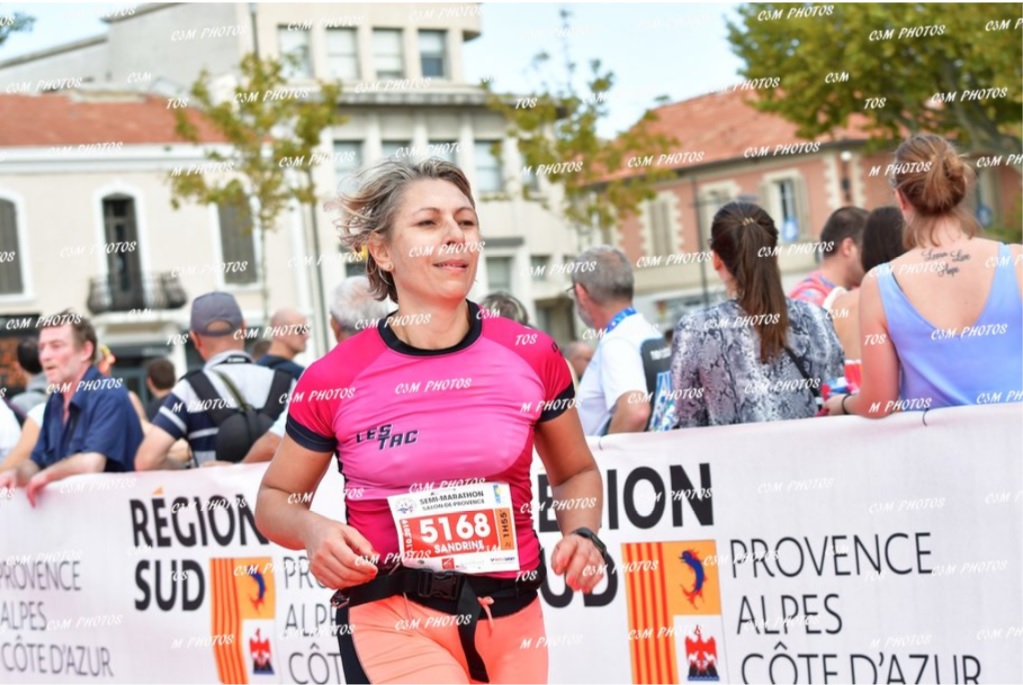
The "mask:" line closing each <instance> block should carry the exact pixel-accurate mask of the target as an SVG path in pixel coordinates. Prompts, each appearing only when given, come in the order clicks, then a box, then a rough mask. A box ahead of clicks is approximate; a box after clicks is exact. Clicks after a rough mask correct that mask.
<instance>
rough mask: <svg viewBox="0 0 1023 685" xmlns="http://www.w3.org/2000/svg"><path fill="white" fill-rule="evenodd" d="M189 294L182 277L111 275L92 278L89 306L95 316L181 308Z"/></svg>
mask: <svg viewBox="0 0 1023 685" xmlns="http://www.w3.org/2000/svg"><path fill="white" fill-rule="evenodd" d="M187 302H188V294H187V293H185V289H184V288H183V287H182V286H181V281H179V280H178V276H177V275H176V274H173V273H171V272H169V271H168V272H164V273H156V274H139V275H134V276H133V275H126V274H109V275H107V276H99V277H96V278H91V279H89V300H88V302H87V306H88V308H89V311H90V312H91V313H93V314H105V313H107V312H128V311H131V310H133V309H178V308H180V307H184V306H185V304H186V303H187Z"/></svg>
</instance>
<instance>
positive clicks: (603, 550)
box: [571, 528, 609, 561]
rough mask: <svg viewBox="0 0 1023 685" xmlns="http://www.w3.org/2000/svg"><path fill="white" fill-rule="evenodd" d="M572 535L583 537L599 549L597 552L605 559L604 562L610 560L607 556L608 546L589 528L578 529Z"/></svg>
mask: <svg viewBox="0 0 1023 685" xmlns="http://www.w3.org/2000/svg"><path fill="white" fill-rule="evenodd" d="M571 534H572V535H579V536H581V537H584V538H586V539H587V540H589V541H590V542H592V543H593V546H594V547H596V548H597V551H598V552H600V556H602V557H603V558H604V561H607V560H608V559H609V556H608V554H607V545H605V544H604V543H603V541H602V540H601V539H600V538H598V537H597V534H596V533H594V532H593V531H592V530H590V529H589V528H576V529H575V530H573V531H572V533H571Z"/></svg>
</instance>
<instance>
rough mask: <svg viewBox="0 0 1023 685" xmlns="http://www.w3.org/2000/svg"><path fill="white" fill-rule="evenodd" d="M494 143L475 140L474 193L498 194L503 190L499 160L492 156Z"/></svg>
mask: <svg viewBox="0 0 1023 685" xmlns="http://www.w3.org/2000/svg"><path fill="white" fill-rule="evenodd" d="M494 142H495V141H491V140H477V141H476V149H475V153H476V154H475V157H476V188H475V190H476V192H477V193H499V192H501V191H503V190H504V178H503V176H502V174H501V160H500V159H498V158H497V155H495V154H494V151H493V147H494Z"/></svg>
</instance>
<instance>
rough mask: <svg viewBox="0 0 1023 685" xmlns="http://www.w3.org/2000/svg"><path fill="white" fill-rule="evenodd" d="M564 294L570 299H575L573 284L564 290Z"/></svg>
mask: <svg viewBox="0 0 1023 685" xmlns="http://www.w3.org/2000/svg"><path fill="white" fill-rule="evenodd" d="M565 294H566V295H568V297H569V298H570V299H573V300H574V299H575V283H573V284H572V285H570V286H568V287H567V288H565Z"/></svg>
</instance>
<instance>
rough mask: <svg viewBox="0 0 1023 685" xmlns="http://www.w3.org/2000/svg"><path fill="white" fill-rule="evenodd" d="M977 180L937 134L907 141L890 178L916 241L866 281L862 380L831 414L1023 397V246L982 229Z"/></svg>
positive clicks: (910, 238)
mask: <svg viewBox="0 0 1023 685" xmlns="http://www.w3.org/2000/svg"><path fill="white" fill-rule="evenodd" d="M972 179H973V171H972V169H970V168H969V167H968V166H967V165H966V164H964V163H963V161H962V160H961V159H960V158H959V156H958V155H957V154H956V152H955V150H954V149H953V148H952V146H951V145H950V144H949V143H947V142H946V141H945V140H943V139H942V138H940V137H938V136H931V135H915V136H913V137H911V138H910V139H908V140H907V141H905V142H904V143H903V144H902V145H900V146H899V149H898V150H897V151H896V154H895V174H894V176H893V178H892V179H891V180H892V186H893V188H894V190H895V195H896V197H897V199H898V201H899V206H900V208H901V209H902V211H903V214H904V216H905V218H906V227H907V229H906V242H907V246H908V247H910V248H911V249H910V250H909V252H907V253H906V254H905V255H903V256H902V257H899V258H898V259H896V260H893V261H892V262H890V263H888V264H883V265H881V266H879V267H876V268H875V269H873V270H872V271H871V272H870V274H868V276H867V278H866V279H864V282H863V287H862V294H861V305H860V307H861V311H860V317H861V318H860V336H861V344H862V347H863V383H862V387H861V390H860V393H859V394H857V395H845V396H837V397H832V398H830V399H829V400H828V403H827V408H828V411H829V413H830V414H844V413H850V414H859V415H861V416H867V417H871V418H880V417H882V416H887V415H888V414H890V413H891V412H893V411H913V410H924V409H936V408H939V407H951V406H962V405H973V404H992V403H1001V402H1023V298H1021V296H1020V281H1019V271H1020V264H1021V263H1023V250H1021V247H1020V246H1018V245H1011V246H1010V245H1005V244H1000V243H995V242H993V241H990V240H985V239H982V238H977V237H974V236H975V235H976V233H977V230H978V228H979V227H978V226H977V223H976V220H975V219H974V218H973V217H972V215H971V214H970V213H969V212H968V211H967V210H966V209H965V208H964V207H963V206H962V201H963V199H964V198H965V197H966V196H967V192H968V188H969V186H970V181H972ZM925 312H927V313H925ZM977 312H979V314H978V313H977ZM950 321H955V322H957V323H955V324H950V323H948V322H950Z"/></svg>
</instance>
